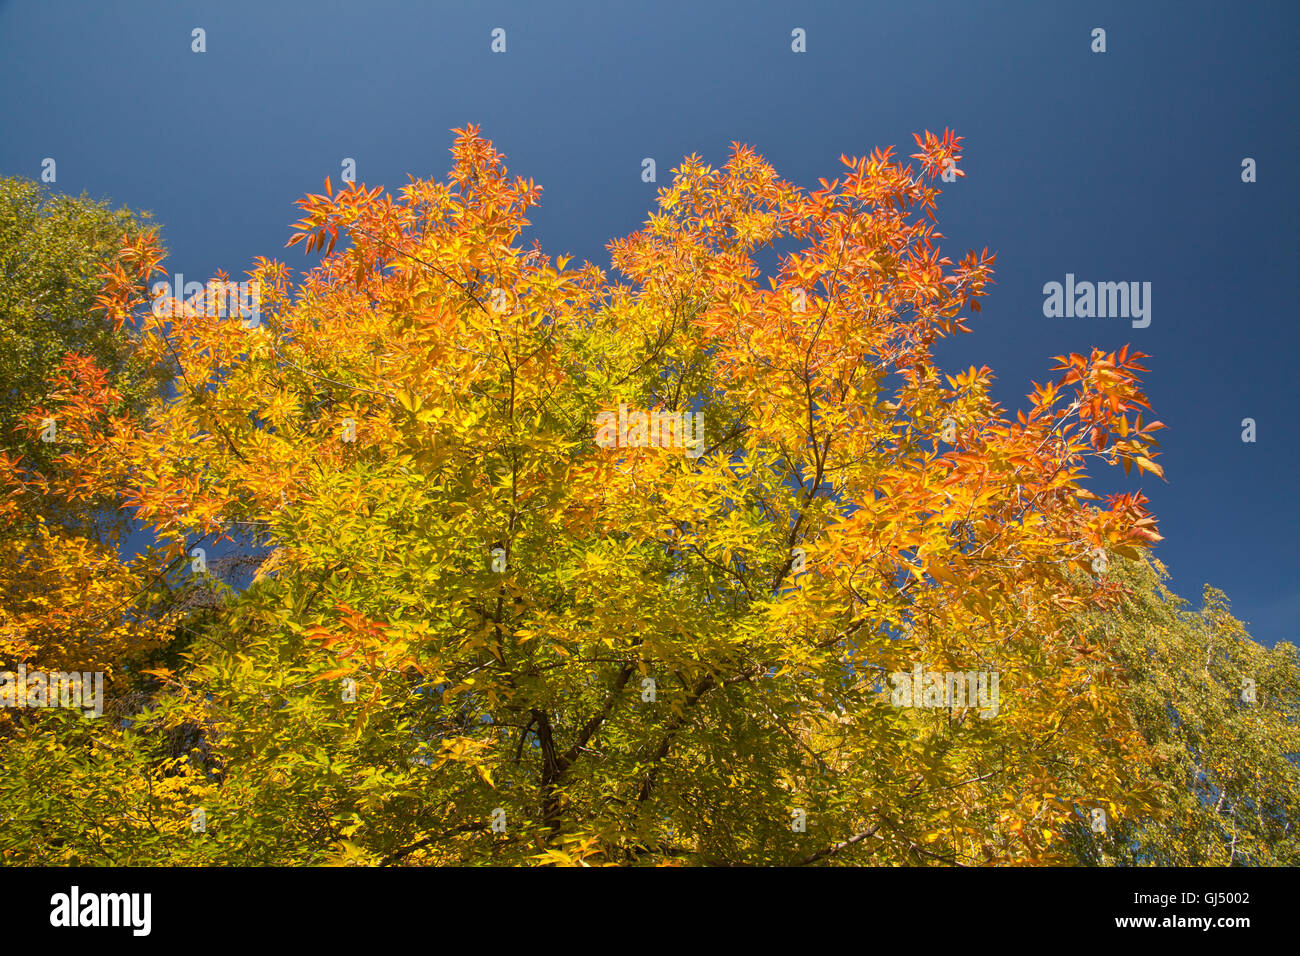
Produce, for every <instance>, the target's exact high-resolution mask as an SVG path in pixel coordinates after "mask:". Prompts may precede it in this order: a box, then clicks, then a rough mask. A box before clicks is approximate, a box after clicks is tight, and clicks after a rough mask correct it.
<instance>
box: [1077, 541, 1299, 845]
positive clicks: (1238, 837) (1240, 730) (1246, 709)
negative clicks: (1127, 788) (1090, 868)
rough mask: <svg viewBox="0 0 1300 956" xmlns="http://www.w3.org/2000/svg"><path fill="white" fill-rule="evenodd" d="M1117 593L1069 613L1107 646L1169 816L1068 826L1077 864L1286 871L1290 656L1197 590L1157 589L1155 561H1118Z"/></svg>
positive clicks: (1161, 581) (1291, 780) (1159, 576)
mask: <svg viewBox="0 0 1300 956" xmlns="http://www.w3.org/2000/svg"><path fill="white" fill-rule="evenodd" d="M1112 573H1113V574H1114V575H1115V576H1116V577H1117V579H1118V581H1119V582H1121V584H1122V587H1123V589H1124V594H1123V597H1122V599H1121V601H1120V603H1119V604H1118V605H1117V606H1116V607H1114V608H1112V609H1110V610H1108V611H1107V612H1105V613H1098V612H1095V611H1094V612H1089V613H1087V614H1084V615H1081V616H1080V617H1079V619H1078V622H1077V624H1078V627H1079V630H1080V631H1081V632H1085V631H1090V632H1091V633H1092V635H1093V639H1094V640H1095V641H1097V642H1099V643H1101V644H1102V645H1103V646H1105V647H1107V648H1108V649H1109V650H1110V651H1111V656H1113V657H1114V658H1115V659H1116V661H1117V663H1118V667H1119V671H1118V673H1119V675H1120V677H1121V680H1122V682H1123V684H1124V686H1125V691H1124V698H1125V701H1126V706H1127V708H1128V709H1129V710H1130V711H1131V712H1132V713H1133V714H1134V717H1135V721H1136V723H1137V726H1138V727H1139V729H1140V730H1141V732H1142V735H1143V737H1144V738H1145V739H1146V740H1147V741H1148V743H1149V745H1150V747H1151V749H1152V750H1153V751H1154V752H1155V753H1156V755H1157V757H1158V760H1157V762H1156V763H1154V764H1152V765H1150V766H1149V767H1148V768H1147V769H1146V772H1147V773H1148V774H1149V776H1150V779H1151V780H1152V781H1153V782H1155V783H1156V784H1157V785H1158V787H1159V789H1160V792H1161V794H1162V797H1161V801H1162V803H1165V804H1167V807H1168V809H1167V811H1166V812H1164V813H1161V814H1159V815H1155V816H1152V817H1149V818H1137V819H1130V820H1123V821H1120V822H1119V823H1118V824H1117V826H1115V827H1113V828H1110V829H1108V830H1107V832H1106V833H1104V834H1100V835H1098V834H1093V833H1091V832H1087V833H1085V832H1084V831H1085V830H1086V829H1087V828H1082V827H1080V828H1078V829H1077V832H1076V834H1075V837H1076V839H1075V841H1074V843H1075V846H1076V850H1077V854H1078V856H1079V858H1080V861H1081V862H1091V863H1097V862H1103V861H1106V862H1113V863H1125V864H1131V865H1153V864H1154V865H1160V866H1294V865H1295V864H1296V862H1297V861H1298V860H1300V843H1298V842H1297V834H1296V832H1295V826H1294V821H1295V820H1296V817H1297V812H1298V811H1300V767H1298V766H1297V763H1296V761H1297V758H1298V757H1300V727H1298V726H1297V723H1296V715H1297V714H1298V713H1300V659H1297V655H1296V648H1295V645H1294V644H1291V643H1289V642H1286V641H1283V642H1280V643H1279V644H1277V646H1276V647H1274V648H1272V649H1269V648H1266V647H1264V646H1262V645H1261V644H1259V643H1258V642H1256V641H1254V640H1253V639H1252V638H1251V636H1250V634H1249V632H1248V631H1247V629H1246V626H1245V625H1244V624H1243V623H1242V622H1241V621H1239V620H1237V619H1236V618H1235V617H1233V615H1232V613H1231V610H1230V607H1229V603H1228V599H1227V596H1226V595H1225V594H1224V593H1223V592H1222V591H1220V590H1218V589H1217V588H1213V587H1210V586H1208V585H1207V586H1206V587H1205V590H1204V594H1203V597H1202V604H1201V607H1200V608H1199V609H1195V610H1193V609H1192V606H1191V605H1190V604H1189V602H1187V601H1185V600H1183V599H1182V598H1180V597H1178V596H1177V595H1176V594H1174V593H1173V592H1171V591H1170V590H1169V588H1168V587H1167V586H1166V583H1165V582H1166V581H1167V580H1168V577H1169V574H1168V572H1167V571H1166V569H1165V568H1164V566H1163V565H1162V564H1161V563H1160V562H1159V561H1155V560H1142V561H1129V560H1123V559H1122V560H1121V561H1120V562H1119V563H1118V565H1117V566H1116V567H1115V568H1114V569H1113V571H1112Z"/></svg>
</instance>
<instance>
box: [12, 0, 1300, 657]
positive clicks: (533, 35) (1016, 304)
mask: <svg viewBox="0 0 1300 956" xmlns="http://www.w3.org/2000/svg"><path fill="white" fill-rule="evenodd" d="M195 27H202V28H203V29H204V30H205V31H206V42H207V52H206V53H203V54H196V53H193V52H191V30H192V29H194V28H195ZM497 27H500V28H503V29H505V31H506V42H507V50H506V52H505V53H504V54H493V53H492V52H491V50H490V43H491V31H492V30H493V29H494V28H497ZM796 27H801V28H803V29H804V30H805V31H806V33H807V52H806V53H803V54H796V53H793V52H792V51H791V49H790V44H791V38H790V34H791V30H792V29H794V28H796ZM1095 27H1102V28H1104V29H1105V30H1106V41H1107V52H1106V53H1104V54H1094V53H1092V52H1091V50H1090V46H1091V42H1092V41H1091V32H1092V30H1093V28H1095ZM1297 48H1300V4H1297V3H1296V2H1294V0H1288V2H1275V3H1260V2H1253V3H1250V4H1246V5H1235V4H1229V3H1224V2H1214V3H1207V2H1177V3H1174V2H1169V3H1163V2H1162V3H1156V2H1142V3H1134V2H1131V0H1127V2H1112V3H1060V2H1051V3H1039V2H1019V3H978V2H970V3H966V2H960V3H959V2H955V0H954V2H944V3H935V2H930V3H923V2H912V0H908V2H905V3H904V2H897V3H890V4H881V3H868V2H860V3H849V2H843V3H819V2H815V0H802V2H797V3H774V2H769V3H765V2H731V3H711V2H707V0H656V2H646V3H636V2H626V0H619V2H595V0H592V2H584V3H560V2H546V3H538V2H533V3H522V2H519V3H504V2H483V3H471V2H465V3H440V2H434V0H418V2H417V0H409V2H403V3H393V2H363V0H348V2H333V3H330V2H310V3H308V2H300V3H287V2H277V3H271V2H267V0H238V2H230V0H221V2H217V0H212V2H206V3H200V2H179V0H166V2H154V0H150V2H145V0H129V2H116V3H72V2H60V0H53V2H42V3H37V2H34V0H19V2H12V0H11V2H4V0H0V89H2V90H3V95H2V96H0V174H5V175H13V174H21V175H26V176H30V177H33V178H37V177H39V175H40V171H41V161H42V159H43V158H45V157H53V158H55V160H56V161H57V164H58V165H57V171H58V181H57V184H56V188H58V189H60V190H63V191H66V192H73V193H80V192H81V191H83V190H85V191H87V192H89V193H90V194H92V195H94V196H96V197H105V198H109V199H111V200H113V201H114V202H116V203H121V204H127V205H130V206H133V207H136V208H140V209H148V210H150V211H152V212H153V213H154V215H155V216H156V218H157V219H158V220H159V221H160V222H161V223H162V224H163V225H164V240H165V242H166V244H167V246H168V247H169V250H170V256H169V259H168V263H167V264H168V266H169V269H170V271H172V272H178V271H179V272H183V273H185V274H186V276H187V278H189V279H198V280H200V281H202V280H205V279H207V278H208V277H210V276H211V275H212V273H213V272H214V271H215V270H217V269H220V268H224V269H226V270H227V271H228V272H230V273H231V274H232V275H235V276H238V275H240V274H242V273H243V272H244V271H245V270H246V269H248V268H249V267H250V265H251V262H252V259H253V258H254V257H255V256H257V255H268V256H272V257H281V258H284V259H285V261H287V262H289V263H290V264H291V265H293V266H295V267H299V268H303V267H305V266H306V264H307V262H308V261H309V260H307V259H306V258H305V257H304V256H303V254H302V253H301V251H300V249H301V247H295V248H294V249H291V250H285V249H284V248H283V246H284V243H285V241H286V239H287V238H288V235H289V233H288V228H287V227H288V224H289V223H290V222H291V221H293V220H294V219H296V218H297V211H296V208H295V207H294V205H293V202H294V200H295V199H297V198H298V197H300V196H301V195H302V194H303V193H305V192H308V191H319V189H320V186H321V184H322V180H323V179H324V178H325V176H327V175H328V176H330V177H331V178H332V179H333V180H334V182H336V183H337V182H338V181H339V173H340V169H341V166H340V163H341V161H342V159H343V158H344V157H353V158H355V159H356V161H357V167H358V179H359V180H360V181H363V182H365V183H367V184H368V185H371V186H374V185H378V184H383V185H385V186H388V187H390V188H396V187H399V186H401V185H403V184H404V183H405V182H406V181H407V174H408V173H412V174H415V175H418V176H429V175H433V176H441V175H442V174H443V173H445V171H446V169H447V166H448V164H449V162H450V154H449V153H448V152H447V148H448V146H449V145H450V143H451V134H450V132H449V131H450V129H451V128H452V127H455V126H461V125H463V124H465V123H470V122H472V123H479V124H481V125H482V126H483V130H484V133H485V135H487V136H488V137H489V138H491V139H492V140H494V141H495V143H496V145H497V147H498V148H499V149H501V150H502V151H503V152H504V153H505V154H506V157H507V161H508V163H509V165H510V167H511V169H512V170H513V171H514V172H516V173H518V174H520V175H524V176H530V177H532V178H534V179H535V180H536V181H537V182H538V183H540V184H541V185H542V186H544V187H545V191H544V193H543V201H542V206H541V208H540V209H539V210H538V211H537V212H536V214H535V215H534V216H533V221H534V223H535V230H534V233H535V235H536V236H537V237H538V238H539V239H540V240H541V241H542V244H543V246H544V248H545V249H546V250H547V251H548V252H549V253H551V254H556V253H570V254H574V255H576V256H577V257H578V258H579V260H581V259H582V258H588V259H591V260H592V261H593V262H596V263H598V264H600V265H602V266H608V258H607V256H606V254H605V251H604V243H605V241H606V240H607V239H609V238H611V237H614V236H620V235H625V234H627V233H628V232H631V231H633V230H634V229H636V228H638V227H639V226H640V224H641V222H642V221H643V219H644V217H645V214H646V211H647V210H648V209H649V206H650V203H651V202H652V200H653V197H654V191H655V189H656V186H655V185H651V184H646V183H643V182H642V181H641V175H640V173H641V160H642V158H643V157H647V156H649V157H653V158H655V160H656V161H657V163H658V167H659V173H660V175H659V183H658V185H660V186H661V185H663V183H664V182H665V181H666V179H667V172H668V170H669V169H670V168H671V167H672V166H674V165H676V164H677V162H678V161H680V159H681V158H682V156H684V155H686V154H688V153H691V152H698V153H700V154H701V155H703V156H704V158H705V159H706V160H707V161H709V162H712V163H714V164H718V163H721V162H723V161H724V160H725V159H726V156H727V150H728V143H730V142H731V141H732V140H739V141H742V142H745V143H749V144H751V145H753V146H754V147H755V148H756V149H757V150H758V151H759V152H761V153H762V154H763V155H764V156H766V157H767V158H768V160H769V161H771V162H772V163H773V164H774V165H775V166H776V168H777V170H778V171H779V172H780V173H781V174H782V176H784V177H785V178H787V179H790V180H792V181H794V182H797V183H799V184H801V185H804V186H807V187H815V186H816V183H817V179H818V178H819V177H822V176H825V177H826V178H828V179H830V178H833V177H835V176H837V175H838V174H839V164H838V157H839V155H840V154H841V153H848V154H850V155H864V154H866V153H868V152H870V151H871V150H872V149H873V148H875V147H877V146H886V145H897V146H898V147H900V149H901V151H902V152H903V153H904V154H906V153H908V152H911V151H912V148H911V147H912V139H911V134H912V132H913V131H920V130H923V129H927V128H928V129H931V130H936V131H940V130H942V129H943V128H944V127H945V126H947V127H952V128H954V129H955V130H956V131H957V132H958V133H959V134H961V135H963V136H965V137H966V142H965V146H966V159H965V161H964V162H963V163H962V166H963V168H964V169H965V171H966V178H965V179H963V180H960V181H959V182H958V183H956V184H955V185H953V186H951V187H949V188H948V190H947V192H946V193H945V195H944V196H943V198H942V200H941V203H940V207H939V218H940V224H941V228H942V231H943V232H944V233H945V234H946V235H947V237H948V239H947V240H946V241H945V243H944V245H943V248H944V251H945V252H946V253H948V254H950V255H952V257H953V258H956V257H957V255H958V254H960V253H962V252H964V251H965V250H966V249H968V248H971V247H974V248H976V249H979V248H982V247H984V246H988V247H989V248H990V249H991V250H992V251H995V252H996V253H997V254H998V263H997V276H996V279H997V285H996V286H995V287H994V288H993V290H992V294H991V295H990V296H989V297H988V298H987V299H986V300H985V303H984V311H983V313H982V314H981V315H979V316H977V317H976V318H975V321H974V323H973V328H974V332H973V334H971V335H968V336H961V337H959V338H958V339H956V340H952V341H949V342H946V343H944V344H943V345H942V346H941V347H940V349H939V356H940V359H941V361H942V362H943V363H944V365H945V367H947V368H949V369H953V368H965V367H966V366H968V365H971V364H974V365H984V364H986V365H989V366H990V367H991V368H993V370H994V371H995V372H996V373H997V376H998V391H997V397H998V398H999V400H1001V401H1002V402H1003V403H1004V404H1005V405H1008V406H1009V407H1013V408H1014V407H1020V406H1021V404H1022V403H1023V401H1024V395H1025V393H1026V392H1027V391H1028V390H1029V383H1030V381H1031V380H1037V381H1045V380H1046V379H1047V378H1049V377H1050V376H1049V372H1048V368H1049V366H1050V364H1051V362H1050V356H1052V355H1055V354H1059V353H1061V352H1083V351H1087V350H1088V349H1090V348H1092V347H1094V346H1097V347H1101V348H1105V349H1108V350H1110V349H1116V348H1119V347H1120V346H1121V345H1123V344H1125V343H1131V344H1132V346H1133V347H1134V348H1136V349H1139V350H1140V351H1143V352H1146V353H1149V354H1150V356H1151V358H1150V360H1149V362H1148V364H1149V366H1150V367H1151V370H1152V371H1151V374H1150V376H1149V377H1148V378H1147V380H1146V381H1147V384H1148V390H1147V391H1148V395H1149V396H1150V398H1151V401H1152V405H1153V407H1154V409H1155V412H1156V414H1157V417H1159V418H1160V419H1161V420H1163V421H1164V422H1165V423H1166V424H1167V425H1168V426H1169V428H1168V430H1167V431H1165V432H1162V433H1160V435H1159V437H1160V438H1161V439H1162V441H1163V445H1164V457H1163V458H1162V459H1161V462H1162V463H1163V465H1164V467H1165V473H1166V477H1167V478H1168V483H1167V484H1166V483H1163V482H1161V481H1159V480H1158V479H1155V478H1153V477H1151V476H1147V477H1146V478H1145V479H1142V480H1141V481H1139V480H1137V479H1133V480H1129V481H1125V480H1124V479H1123V478H1122V473H1120V472H1118V471H1116V473H1115V476H1113V477H1112V476H1099V477H1098V478H1097V479H1096V480H1095V481H1094V482H1093V483H1092V487H1094V488H1095V489H1096V490H1098V491H1103V492H1105V491H1114V490H1120V489H1124V488H1134V487H1139V486H1140V487H1141V488H1142V490H1143V491H1144V492H1145V493H1146V494H1147V495H1148V496H1149V497H1150V498H1151V500H1152V502H1153V505H1152V507H1153V510H1154V511H1155V513H1156V515H1157V517H1158V518H1159V519H1160V523H1161V527H1160V530H1161V532H1162V533H1163V534H1164V535H1165V537H1166V539H1167V540H1166V541H1164V542H1163V543H1162V544H1161V545H1160V546H1159V548H1158V550H1157V554H1158V556H1159V557H1160V558H1161V559H1162V560H1164V561H1165V563H1166V564H1167V565H1168V566H1169V567H1170V569H1171V570H1172V572H1173V574H1174V580H1173V582H1172V583H1173V587H1174V589H1175V590H1176V591H1178V592H1179V593H1181V594H1183V595H1184V596H1185V597H1188V598H1190V599H1193V600H1197V599H1198V598H1199V594H1200V589H1201V585H1202V583H1204V582H1210V583H1212V584H1214V585H1216V586H1218V587H1220V588H1222V589H1223V590H1225V591H1226V592H1227V593H1228V595H1229V596H1230V597H1231V599H1232V601H1233V607H1234V610H1235V611H1236V613H1237V615H1238V616H1239V617H1241V618H1243V619H1245V620H1246V621H1248V622H1249V623H1250V625H1251V627H1252V631H1253V633H1254V634H1255V636H1256V637H1257V638H1259V639H1260V640H1262V641H1263V642H1265V643H1267V644H1270V645H1271V644H1273V643H1275V642H1276V641H1278V640H1291V641H1295V640H1296V628H1295V621H1296V619H1297V616H1298V614H1300V588H1298V587H1297V578H1298V575H1297V568H1298V567H1300V559H1298V558H1297V552H1298V549H1297V545H1296V542H1295V541H1294V537H1295V533H1296V531H1297V529H1298V528H1300V522H1298V521H1297V517H1298V515H1300V504H1298V503H1297V488H1296V477H1297V445H1298V439H1300V429H1298V428H1297V422H1296V411H1297V408H1296V401H1295V389H1296V371H1295V362H1296V357H1297V348H1296V346H1297V342H1298V340H1300V333H1298V332H1297V323H1296V309H1295V305H1294V299H1295V289H1294V288H1293V284H1294V283H1295V282H1296V272H1297V270H1296V258H1297V241H1296V240H1297V221H1298V220H1297V211H1298V210H1297V182H1298V181H1300V169H1298V168H1297V162H1298V158H1300V143H1298V142H1297V124H1296V105H1297V103H1298V102H1300V96H1298V95H1297V94H1298V93H1300V89H1297V87H1298V85H1300V84H1298V83H1297V54H1296V50H1297ZM1244 157H1252V158H1254V159H1255V160H1256V162H1257V164H1258V182H1256V183H1253V184H1245V183H1243V182H1242V181H1241V161H1242V159H1243V158H1244ZM1066 273H1074V274H1075V276H1076V277H1077V278H1078V279H1079V280H1091V281H1122V280H1123V281H1142V282H1150V283H1152V321H1151V324H1150V326H1149V327H1148V328H1144V329H1135V328H1132V327H1130V324H1129V323H1128V322H1127V321H1125V320H1122V319H1079V318H1073V319H1065V318H1053V319H1049V318H1045V317H1044V316H1043V308H1042V306H1043V293H1042V288H1043V285H1044V283H1046V282H1051V281H1057V282H1062V281H1063V280H1064V278H1065V275H1066ZM1247 417H1249V418H1253V419H1255V421H1256V423H1257V428H1258V440H1257V442H1256V443H1254V444H1245V443H1243V442H1242V441H1241V430H1242V429H1241V420H1242V419H1243V418H1247Z"/></svg>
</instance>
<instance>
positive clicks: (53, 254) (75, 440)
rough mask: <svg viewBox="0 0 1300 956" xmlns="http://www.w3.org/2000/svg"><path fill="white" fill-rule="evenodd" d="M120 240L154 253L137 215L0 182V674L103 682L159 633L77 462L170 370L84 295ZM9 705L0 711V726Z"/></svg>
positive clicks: (151, 235) (103, 489)
mask: <svg viewBox="0 0 1300 956" xmlns="http://www.w3.org/2000/svg"><path fill="white" fill-rule="evenodd" d="M134 249H147V250H148V254H149V255H151V256H155V257H157V258H161V256H162V251H161V249H160V247H159V245H158V241H157V236H156V230H154V229H153V228H152V226H151V225H150V222H149V216H148V215H147V214H142V213H137V212H133V211H132V210H130V209H125V208H117V209H115V208H112V207H111V206H110V205H109V204H108V203H106V202H100V201H94V200H91V199H89V198H88V197H86V196H84V195H83V196H81V197H73V196H67V195H61V194H58V193H54V192H51V191H50V190H48V189H47V188H45V187H42V186H41V185H39V184H38V183H35V182H32V181H31V180H27V179H22V178H16V177H15V178H6V179H0V276H2V277H3V279H2V281H0V394H3V396H4V398H3V401H0V671H10V670H12V669H14V668H15V667H18V666H20V665H22V666H26V667H28V668H30V669H32V670H39V671H46V672H51V671H66V670H78V671H103V672H105V673H106V674H107V675H108V676H109V678H110V679H112V678H113V676H114V674H119V675H120V672H121V668H122V665H124V664H125V663H126V662H127V661H128V660H129V659H131V658H132V657H139V656H140V655H141V654H148V653H150V652H151V651H152V650H154V649H156V648H157V647H158V646H159V645H160V643H161V642H162V641H164V640H166V639H167V632H166V629H165V628H162V627H160V626H159V623H158V620H159V618H161V617H164V616H166V614H167V613H168V612H167V611H166V609H162V610H158V608H159V604H158V599H159V597H161V595H158V594H156V593H146V592H148V589H147V588H146V587H145V584H146V582H147V581H149V580H150V579H152V578H154V577H156V575H155V574H154V573H153V562H152V561H151V560H149V559H147V558H146V559H145V560H141V561H131V560H126V559H124V558H123V556H122V547H123V544H124V542H125V540H126V537H127V535H128V534H129V533H130V531H131V526H130V523H129V521H128V520H126V519H127V515H126V513H125V512H123V511H122V510H121V509H120V507H119V504H120V501H119V499H118V497H117V494H116V490H115V489H113V488H110V487H107V486H102V485H97V484H95V483H94V482H93V481H90V480H87V477H88V475H89V474H90V472H89V471H87V469H86V468H85V467H84V465H85V462H86V460H87V459H86V455H88V454H91V455H93V454H94V453H95V451H94V449H93V448H91V447H89V446H88V445H87V444H86V439H87V437H88V436H89V434H90V431H91V430H94V429H97V428H98V427H99V426H100V425H102V424H103V423H104V422H106V421H107V420H108V417H109V416H113V417H116V418H125V417H131V416H134V415H137V414H139V413H140V412H141V411H142V410H143V408H144V407H145V406H146V405H147V404H148V403H149V402H150V401H151V400H153V401H157V400H159V399H160V395H161V392H160V389H161V388H162V386H163V385H164V383H165V382H166V381H167V380H168V379H169V378H170V376H171V375H172V374H174V369H173V368H172V367H171V362H170V361H169V360H168V359H167V358H166V357H162V358H158V359H146V358H145V356H144V353H143V352H141V351H140V349H139V348H138V347H137V346H138V342H137V341H135V334H136V329H135V328H134V327H133V326H129V325H126V324H125V323H121V322H118V323H113V322H110V321H107V320H106V319H105V317H104V315H103V314H102V311H101V310H100V309H99V308H98V306H97V303H96V298H97V296H98V295H99V294H100V291H101V288H102V285H103V282H104V279H105V275H106V273H107V272H109V271H110V270H112V269H118V268H121V267H120V266H119V265H118V263H119V256H120V255H122V254H123V253H125V254H126V256H127V258H128V260H129V258H130V255H131V252H132V250H134ZM154 261H156V260H154ZM132 268H133V269H134V268H135V265H133V266H132ZM94 440H95V441H98V437H97V436H96V437H95V439H94ZM150 608H153V609H155V610H158V613H157V614H154V613H152V612H151V610H150ZM123 689H124V688H122V687H119V690H123ZM16 713H17V712H15V711H9V710H6V711H0V735H4V734H5V733H8V732H10V731H11V730H12V729H13V721H14V720H15V716H16Z"/></svg>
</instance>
